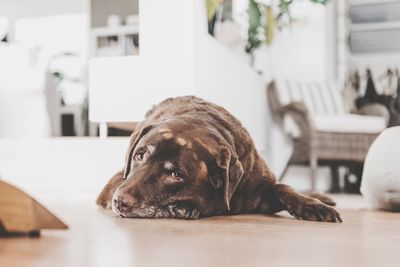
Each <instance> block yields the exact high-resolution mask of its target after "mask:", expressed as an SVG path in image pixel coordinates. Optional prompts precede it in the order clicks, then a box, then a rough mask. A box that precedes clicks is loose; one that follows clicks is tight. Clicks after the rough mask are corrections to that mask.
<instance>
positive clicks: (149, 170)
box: [97, 96, 342, 222]
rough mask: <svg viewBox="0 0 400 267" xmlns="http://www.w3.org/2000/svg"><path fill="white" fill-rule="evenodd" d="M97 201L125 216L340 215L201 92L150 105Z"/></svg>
mask: <svg viewBox="0 0 400 267" xmlns="http://www.w3.org/2000/svg"><path fill="white" fill-rule="evenodd" d="M97 204H98V205H100V206H102V207H104V208H112V210H113V211H114V212H115V213H116V214H118V215H119V216H121V217H142V218H166V217H167V218H182V219H197V218H200V217H207V216H215V215H230V214H239V213H263V214H273V213H276V212H279V211H282V210H287V211H288V212H289V213H290V214H291V215H293V216H294V217H295V218H298V219H303V220H312V221H324V222H341V221H342V219H341V218H340V215H339V213H338V212H337V211H336V210H335V209H333V208H332V207H330V205H334V202H333V201H332V200H330V199H329V198H328V197H325V196H323V195H318V194H315V195H304V194H301V193H298V192H296V191H295V190H294V189H293V188H291V187H290V186H288V185H285V184H281V183H278V182H277V179H276V176H275V175H274V174H273V173H272V171H271V170H270V169H269V167H268V166H267V164H266V163H265V161H264V160H263V159H262V158H261V156H260V155H259V154H258V152H257V150H256V148H255V146H254V144H253V141H252V140H251V138H250V135H249V133H248V132H247V130H246V129H245V128H244V127H243V126H242V124H241V123H240V122H239V121H238V120H237V119H236V118H235V117H233V116H232V115H231V114H230V113H229V112H228V111H226V110H225V109H224V108H222V107H220V106H218V105H215V104H212V103H209V102H207V101H205V100H202V99H200V98H197V97H194V96H186V97H177V98H169V99H166V100H164V101H163V102H161V103H160V104H158V105H156V106H154V107H153V108H152V109H151V110H150V111H148V112H147V114H146V116H145V120H144V121H143V122H141V123H140V124H139V125H138V126H137V129H136V131H134V133H133V134H132V136H131V138H130V143H129V148H128V152H127V154H126V165H125V167H124V169H123V170H121V171H120V172H118V173H117V174H115V176H114V177H112V178H111V180H110V181H109V183H108V184H107V185H106V186H105V188H104V189H103V191H102V192H101V193H100V195H99V197H98V199H97Z"/></svg>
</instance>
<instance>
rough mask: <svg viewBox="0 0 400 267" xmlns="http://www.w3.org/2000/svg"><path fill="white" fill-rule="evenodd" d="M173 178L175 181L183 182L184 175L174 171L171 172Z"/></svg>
mask: <svg viewBox="0 0 400 267" xmlns="http://www.w3.org/2000/svg"><path fill="white" fill-rule="evenodd" d="M171 177H172V179H174V180H178V181H179V180H182V174H181V172H180V171H179V170H173V171H172V172H171Z"/></svg>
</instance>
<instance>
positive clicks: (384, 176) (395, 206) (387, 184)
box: [361, 127, 400, 211]
mask: <svg viewBox="0 0 400 267" xmlns="http://www.w3.org/2000/svg"><path fill="white" fill-rule="evenodd" d="M399 155H400V127H392V128H389V129H387V130H385V131H384V132H382V133H381V134H380V135H379V136H378V138H377V139H376V140H375V142H374V143H373V144H372V146H371V147H370V149H369V151H368V154H367V157H366V160H365V164H364V172H363V176H362V183H361V192H362V194H363V195H364V196H365V198H366V199H367V200H368V202H369V203H370V204H371V206H372V207H373V208H379V209H385V210H396V211H400V157H399Z"/></svg>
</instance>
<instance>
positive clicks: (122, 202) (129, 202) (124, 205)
mask: <svg viewBox="0 0 400 267" xmlns="http://www.w3.org/2000/svg"><path fill="white" fill-rule="evenodd" d="M134 204H135V201H133V198H131V197H129V196H127V195H121V196H118V197H117V198H115V199H114V206H115V207H116V208H117V209H118V210H119V211H120V212H127V211H129V210H130V209H132V207H133V206H134Z"/></svg>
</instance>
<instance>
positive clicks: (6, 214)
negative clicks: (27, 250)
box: [0, 181, 68, 236]
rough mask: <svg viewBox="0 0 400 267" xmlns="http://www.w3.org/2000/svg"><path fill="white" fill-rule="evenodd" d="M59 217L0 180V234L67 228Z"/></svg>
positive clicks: (33, 232) (37, 233) (32, 232)
mask: <svg viewBox="0 0 400 267" xmlns="http://www.w3.org/2000/svg"><path fill="white" fill-rule="evenodd" d="M67 228H68V226H67V225H65V224H64V223H63V222H62V221H61V220H60V219H58V218H57V217H56V216H54V215H53V214H52V213H51V212H49V211H48V210H47V209H46V208H44V207H43V206H42V205H40V204H39V203H38V202H37V201H36V200H34V199H33V198H32V197H30V196H29V195H27V194H26V193H24V192H23V191H21V190H20V189H18V188H16V187H14V186H12V185H10V184H8V183H6V182H4V181H0V234H9V233H15V234H19V233H23V234H29V235H30V236H38V235H39V231H40V230H42V229H67Z"/></svg>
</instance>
